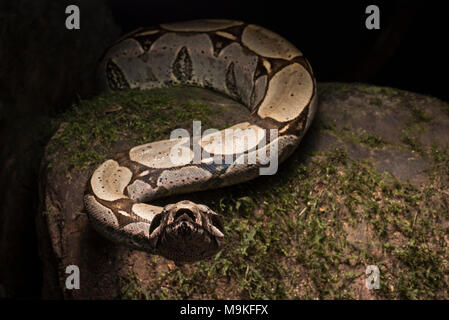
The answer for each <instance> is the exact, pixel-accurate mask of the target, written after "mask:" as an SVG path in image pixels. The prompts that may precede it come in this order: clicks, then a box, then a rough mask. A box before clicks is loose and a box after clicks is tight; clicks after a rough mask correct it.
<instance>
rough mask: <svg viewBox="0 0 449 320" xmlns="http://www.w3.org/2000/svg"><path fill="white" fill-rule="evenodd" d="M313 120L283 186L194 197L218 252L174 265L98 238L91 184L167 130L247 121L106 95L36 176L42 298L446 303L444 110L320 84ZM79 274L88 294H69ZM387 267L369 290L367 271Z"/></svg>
mask: <svg viewBox="0 0 449 320" xmlns="http://www.w3.org/2000/svg"><path fill="white" fill-rule="evenodd" d="M319 95H320V104H319V110H318V113H317V117H316V119H315V121H314V123H313V125H312V127H311V128H310V130H309V132H308V134H307V135H306V136H305V137H304V139H303V141H302V143H301V145H300V147H299V148H298V150H296V151H295V153H294V154H293V155H292V156H291V157H290V158H289V159H288V160H287V161H286V162H285V163H284V164H282V165H281V166H280V169H279V172H278V173H277V174H276V175H275V176H262V177H259V178H257V179H255V180H254V181H251V182H248V183H244V184H240V185H236V186H233V187H229V188H223V189H219V190H214V192H210V191H208V192H199V193H195V194H188V195H184V196H179V197H172V198H171V199H161V200H160V201H158V203H159V204H161V205H163V204H164V203H168V202H172V201H177V200H179V199H189V200H192V201H195V202H200V203H206V204H207V205H209V206H211V207H212V208H213V209H214V210H215V211H217V212H219V213H220V214H221V215H222V216H223V221H224V224H225V231H226V237H227V238H226V244H225V247H224V249H223V250H222V251H221V252H220V253H219V254H218V255H216V256H215V257H212V258H210V259H208V260H205V261H200V262H198V263H195V264H191V265H184V266H176V265H173V264H172V263H171V262H170V261H168V260H166V259H164V258H162V257H159V256H152V255H150V254H147V253H144V252H139V251H133V250H129V249H127V248H126V247H122V246H117V245H115V244H113V243H111V242H109V241H108V240H106V239H104V238H103V237H101V236H100V235H98V234H97V233H96V232H95V231H94V230H93V229H92V228H91V227H90V226H89V224H88V219H87V216H86V214H85V213H84V212H83V204H82V195H83V191H84V186H85V184H86V182H87V179H88V177H89V175H90V174H91V172H92V170H93V169H94V168H95V166H96V165H97V164H98V163H100V162H101V161H102V160H104V159H106V157H108V156H111V155H113V154H115V153H116V152H118V151H122V150H124V149H127V148H129V147H132V146H133V145H135V144H136V143H142V142H146V141H150V140H157V139H160V138H167V137H168V135H169V133H170V131H171V130H172V129H175V128H178V127H183V128H190V127H191V126H192V120H201V121H202V124H203V129H206V128H207V127H214V128H224V127H226V126H228V125H230V124H232V123H235V122H237V121H241V120H242V118H244V116H245V115H247V114H248V111H247V110H246V109H245V108H243V106H241V105H239V104H238V103H236V102H233V101H231V100H229V99H228V98H226V97H224V96H222V95H219V94H217V93H213V92H210V91H207V90H204V89H198V88H171V89H166V90H156V91H148V92H143V91H124V92H119V93H115V94H112V95H102V96H100V97H97V98H96V99H94V100H90V101H81V102H80V105H79V106H78V107H77V108H76V109H75V110H74V111H72V112H70V113H69V114H67V115H65V116H64V117H63V119H60V120H59V121H60V122H61V123H62V124H61V126H60V129H59V130H58V131H57V132H56V134H55V136H54V137H53V139H52V140H51V141H50V143H49V145H48V147H47V152H46V157H45V159H44V162H43V165H42V168H43V170H42V175H41V178H40V183H41V198H42V200H41V215H40V216H39V217H38V235H39V247H40V254H41V257H42V261H43V264H44V266H43V270H44V275H43V276H44V281H43V282H44V284H45V287H44V290H43V292H44V295H45V297H64V298H75V299H80V298H125V299H142V298H146V299H166V298H169V299H177V298H188V299H189V298H193V299H195V298H199V299H215V298H221V299H242V298H243V299H266V298H269V299H291V298H293V299H295V298H301V299H316V298H321V299H323V298H326V299H334V298H354V299H360V298H361V299H385V298H391V299H404V298H405V299H428V298H436V299H448V298H449V292H448V289H447V288H448V287H449V262H448V258H447V257H448V256H449V248H448V246H449V232H448V231H449V169H448V168H449V141H448V139H449V105H448V104H447V103H444V102H442V101H439V100H437V99H434V98H431V97H426V96H422V95H418V94H413V93H409V92H405V91H400V90H396V89H391V88H380V87H374V86H368V85H361V84H339V83H329V84H320V85H319ZM68 265H77V266H79V268H80V272H81V288H80V289H79V290H73V291H70V290H65V289H64V287H65V279H66V276H67V275H66V274H65V268H66V266H68ZM368 265H376V266H378V268H379V269H380V276H381V278H380V289H378V290H368V289H367V288H366V286H365V281H366V275H365V270H366V267H367V266H368Z"/></svg>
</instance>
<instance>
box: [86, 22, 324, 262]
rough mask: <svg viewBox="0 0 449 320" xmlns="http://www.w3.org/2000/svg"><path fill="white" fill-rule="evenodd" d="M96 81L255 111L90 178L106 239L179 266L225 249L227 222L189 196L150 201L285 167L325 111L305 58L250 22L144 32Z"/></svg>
mask: <svg viewBox="0 0 449 320" xmlns="http://www.w3.org/2000/svg"><path fill="white" fill-rule="evenodd" d="M97 79H98V84H99V86H100V88H101V90H104V91H106V92H112V91H117V90H127V89H140V90H149V89H153V88H163V87H170V86H186V87H202V88H206V89H210V90H213V91H217V92H218V93H221V94H224V95H226V96H228V97H230V98H231V99H233V100H235V101H237V102H240V103H241V104H243V106H245V107H246V108H247V109H249V111H250V114H249V116H246V117H245V118H243V117H242V118H243V119H242V120H243V121H241V122H239V123H236V124H234V125H232V126H230V127H229V128H226V129H223V130H215V131H212V132H210V133H209V134H205V133H206V132H204V133H203V134H202V135H199V136H198V135H197V136H194V137H193V138H192V139H188V138H186V137H177V138H173V137H171V138H170V139H166V140H160V141H153V142H149V143H146V144H143V145H139V146H135V147H132V148H131V149H129V150H126V151H125V152H121V153H118V154H117V155H116V156H114V157H112V158H111V159H108V160H106V161H104V162H103V163H102V164H100V165H99V166H98V167H96V168H95V170H94V171H93V173H92V174H91V176H90V178H89V179H88V182H87V187H86V190H85V192H84V207H85V209H86V212H87V215H88V218H89V224H90V225H91V226H92V227H93V228H94V229H95V230H96V231H97V232H98V233H100V234H101V235H102V236H103V237H105V238H107V239H109V240H111V241H113V242H115V243H116V244H118V245H124V246H128V247H129V248H131V249H135V250H140V251H146V252H149V253H150V254H154V255H159V256H163V257H165V258H167V259H169V260H172V261H174V262H177V263H193V262H195V261H199V260H203V259H206V258H210V257H212V256H214V255H215V254H216V253H218V252H219V251H220V250H221V249H222V248H223V246H224V240H225V231H224V227H223V221H222V217H220V216H219V214H217V213H216V212H215V211H213V210H212V209H210V208H209V207H208V206H206V205H204V204H199V203H194V202H192V201H189V200H183V201H179V202H177V203H170V204H167V205H165V206H163V207H161V206H156V205H151V204H150V202H151V201H153V200H155V199H159V198H164V197H167V196H172V195H179V194H187V193H192V192H198V191H203V190H211V189H216V188H221V187H226V186H231V185H235V184H239V183H242V182H246V181H248V180H251V179H254V178H256V177H258V176H259V175H261V172H262V171H261V170H262V169H264V168H265V169H266V168H267V164H268V165H269V160H270V159H277V161H278V162H279V163H280V162H282V161H284V160H285V159H286V158H287V157H289V156H290V155H291V154H292V153H293V151H294V150H295V149H296V148H297V146H298V145H299V143H300V141H301V139H302V138H303V136H304V134H305V133H306V131H307V130H308V128H309V127H310V125H311V122H312V120H313V118H314V115H315V113H316V110H317V89H316V87H317V86H316V79H315V76H314V73H313V71H312V68H311V65H310V63H309V62H308V60H307V59H306V58H305V57H304V56H303V54H302V52H301V51H300V50H299V49H297V48H296V47H295V46H294V45H293V44H292V43H291V42H289V41H288V40H286V39H285V38H284V37H282V36H280V35H278V34H277V33H275V32H273V31H271V30H268V29H266V28H264V27H261V26H259V25H256V24H250V23H245V22H243V21H235V20H226V19H198V20H191V21H179V22H172V23H164V24H160V25H155V26H152V27H147V28H139V29H137V30H134V31H133V32H131V33H128V34H126V35H124V36H123V37H122V38H120V39H119V40H117V41H116V42H115V43H113V44H112V45H111V46H110V47H109V48H108V49H107V50H106V51H105V53H104V54H103V56H102V58H101V59H100V63H99V65H98V71H97ZM229 132H231V134H228V133H229ZM180 154H181V155H182V156H179V155H180ZM198 155H199V156H198ZM203 155H206V157H203ZM274 157H276V158H274ZM267 159H268V160H267ZM250 160H251V161H250ZM274 173H275V172H271V173H267V174H274Z"/></svg>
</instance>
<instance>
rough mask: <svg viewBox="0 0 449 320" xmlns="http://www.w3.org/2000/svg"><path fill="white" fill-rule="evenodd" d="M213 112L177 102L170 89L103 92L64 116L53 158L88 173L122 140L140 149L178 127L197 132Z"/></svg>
mask: <svg viewBox="0 0 449 320" xmlns="http://www.w3.org/2000/svg"><path fill="white" fill-rule="evenodd" d="M210 113H211V109H210V107H209V106H208V105H205V104H202V103H193V102H189V101H181V102H180V101H179V99H176V100H175V99H173V98H172V95H171V94H170V91H169V90H168V89H156V90H125V91H118V92H113V93H107V94H101V95H99V96H98V97H95V98H94V99H91V100H81V101H80V102H79V103H78V104H77V105H75V106H74V107H73V109H72V110H71V111H69V112H67V113H66V114H64V115H63V116H62V117H61V119H60V121H61V127H60V129H59V130H58V132H57V133H56V135H55V136H54V138H53V139H52V140H51V141H50V143H49V147H48V148H49V149H48V150H49V154H50V158H56V159H58V160H61V157H62V160H64V161H68V163H69V164H70V166H71V167H73V168H80V169H82V168H85V167H87V166H89V165H91V164H98V163H100V162H101V161H102V160H105V159H106V157H107V156H108V155H110V153H111V147H112V146H113V145H114V144H115V143H117V142H118V141H120V140H126V141H127V142H129V143H130V144H131V145H137V144H142V143H145V142H151V141H155V140H158V139H160V138H168V136H169V134H170V131H171V130H173V129H175V128H178V127H183V128H191V126H192V120H200V121H202V122H203V124H205V125H206V126H207V124H208V120H207V115H209V114H210ZM51 165H52V164H51V162H50V164H49V166H51Z"/></svg>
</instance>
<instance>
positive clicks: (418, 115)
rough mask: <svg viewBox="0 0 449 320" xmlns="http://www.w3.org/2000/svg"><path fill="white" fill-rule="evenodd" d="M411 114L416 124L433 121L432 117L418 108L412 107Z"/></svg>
mask: <svg viewBox="0 0 449 320" xmlns="http://www.w3.org/2000/svg"><path fill="white" fill-rule="evenodd" d="M411 113H412V116H413V119H414V121H415V122H429V121H430V120H432V117H430V116H429V115H428V114H427V113H426V112H425V111H424V110H422V109H419V108H417V107H412V109H411Z"/></svg>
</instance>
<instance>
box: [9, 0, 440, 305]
mask: <svg viewBox="0 0 449 320" xmlns="http://www.w3.org/2000/svg"><path fill="white" fill-rule="evenodd" d="M69 4H76V5H78V6H79V7H80V10H81V30H78V31H69V30H66V29H65V18H66V14H65V7H66V6H67V5H69ZM369 4H376V5H378V6H379V8H380V16H381V18H380V20H381V29H380V30H367V29H366V28H365V19H366V17H367V15H366V14H365V8H366V7H367V6H368V5H369ZM195 18H229V19H238V20H244V21H246V22H250V23H256V24H260V25H262V26H265V27H267V28H268V29H271V30H273V31H276V32H278V33H279V34H281V35H283V36H284V37H285V38H287V39H289V40H290V41H291V42H292V43H293V44H295V45H296V46H297V47H298V48H299V49H300V50H301V51H302V52H303V53H304V54H305V56H306V57H307V58H308V59H309V61H310V62H311V64H312V67H313V68H314V71H315V73H316V76H317V78H318V81H322V82H323V81H347V82H366V83H372V84H376V85H384V86H392V87H397V88H401V89H406V90H410V91H415V92H419V93H423V94H429V95H433V96H436V97H438V98H441V99H443V100H446V101H449V90H447V83H448V82H447V72H448V57H449V49H448V48H447V42H448V31H449V19H448V18H447V11H446V10H445V8H444V6H443V4H442V2H441V3H440V2H436V1H421V2H419V3H418V2H411V1H370V2H367V1H320V0H309V1H299V0H296V1H288V2H287V1H275V0H272V1H265V2H263V1H247V0H246V1H244V0H228V1H212V0H208V1H205V0H200V1H185V0H165V1H156V0H141V1H139V0H126V1H125V0H109V1H107V0H1V1H0V286H1V287H0V295H2V294H6V295H7V296H12V297H33V298H36V297H39V296H40V290H41V286H42V280H41V274H42V270H41V269H40V260H39V249H40V248H39V243H40V242H39V241H38V239H37V236H36V225H35V219H36V216H37V215H38V212H39V193H38V184H39V165H40V160H41V158H42V155H43V150H44V147H45V144H46V143H47V141H48V139H49V138H50V136H51V134H52V133H53V132H54V130H55V129H56V124H55V122H54V121H53V120H52V119H54V118H55V117H56V116H58V115H59V114H60V113H61V112H63V111H65V110H67V109H69V108H70V107H71V105H72V103H73V102H76V101H77V99H79V98H87V97H89V96H92V95H94V94H96V90H95V86H94V82H93V78H94V73H95V66H96V64H97V63H98V59H99V58H100V57H101V54H102V53H103V51H104V50H105V48H106V47H107V46H108V45H110V44H111V43H112V42H113V41H114V40H115V39H117V38H118V37H119V36H120V35H121V34H123V33H126V32H127V31H131V30H132V29H134V28H137V27H140V26H149V25H153V24H158V23H162V22H170V21H178V20H186V19H195ZM80 192H82V190H80Z"/></svg>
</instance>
